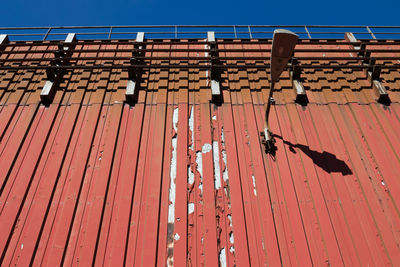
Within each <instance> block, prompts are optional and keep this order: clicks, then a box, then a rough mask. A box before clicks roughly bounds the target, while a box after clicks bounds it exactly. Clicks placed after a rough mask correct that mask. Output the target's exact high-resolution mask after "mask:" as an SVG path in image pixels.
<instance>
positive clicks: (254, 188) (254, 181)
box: [251, 175, 257, 196]
mask: <svg viewBox="0 0 400 267" xmlns="http://www.w3.org/2000/svg"><path fill="white" fill-rule="evenodd" d="M251 178H252V179H253V190H254V195H255V196H257V189H256V178H255V177H254V175H252V176H251Z"/></svg>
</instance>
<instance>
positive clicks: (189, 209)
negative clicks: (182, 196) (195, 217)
mask: <svg viewBox="0 0 400 267" xmlns="http://www.w3.org/2000/svg"><path fill="white" fill-rule="evenodd" d="M193 212H194V203H189V204H188V213H189V214H192V213H193Z"/></svg>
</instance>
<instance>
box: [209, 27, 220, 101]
mask: <svg viewBox="0 0 400 267" xmlns="http://www.w3.org/2000/svg"><path fill="white" fill-rule="evenodd" d="M207 41H208V43H209V44H208V47H209V49H210V57H211V68H210V76H211V101H212V102H213V103H216V104H219V103H221V102H222V101H223V97H222V90H221V86H220V80H221V73H220V70H219V69H217V68H216V67H215V66H216V65H219V64H220V59H219V53H218V47H217V42H216V39H215V33H214V32H207Z"/></svg>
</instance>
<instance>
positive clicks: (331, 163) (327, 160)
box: [273, 135, 353, 175]
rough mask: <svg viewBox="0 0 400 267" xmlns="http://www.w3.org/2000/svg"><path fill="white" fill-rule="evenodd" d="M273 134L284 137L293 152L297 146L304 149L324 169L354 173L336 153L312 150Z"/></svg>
mask: <svg viewBox="0 0 400 267" xmlns="http://www.w3.org/2000/svg"><path fill="white" fill-rule="evenodd" d="M273 136H274V137H275V138H279V139H282V141H283V143H284V144H286V145H288V146H289V150H290V151H291V152H292V153H296V150H295V149H294V148H295V147H297V148H298V149H300V150H301V151H303V153H304V154H306V155H307V156H308V157H310V158H311V159H312V161H313V162H314V164H315V165H318V166H319V167H320V168H322V169H323V170H324V171H326V172H328V173H332V172H340V173H342V175H350V174H353V172H352V171H351V169H350V167H349V166H348V165H347V164H346V162H344V161H343V160H340V159H338V158H336V155H334V154H332V153H329V152H326V151H324V152H322V153H321V152H318V151H315V150H311V149H310V148H309V147H308V146H305V145H302V144H292V143H291V142H289V141H286V140H284V139H283V138H282V136H279V135H273Z"/></svg>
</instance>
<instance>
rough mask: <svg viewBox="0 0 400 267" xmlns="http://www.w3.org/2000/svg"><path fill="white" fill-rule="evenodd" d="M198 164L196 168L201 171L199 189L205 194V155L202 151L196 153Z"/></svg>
mask: <svg viewBox="0 0 400 267" xmlns="http://www.w3.org/2000/svg"><path fill="white" fill-rule="evenodd" d="M196 164H197V167H196V169H197V171H198V172H199V173H200V183H199V189H200V192H201V193H202V194H203V156H202V154H201V151H197V153H196Z"/></svg>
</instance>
